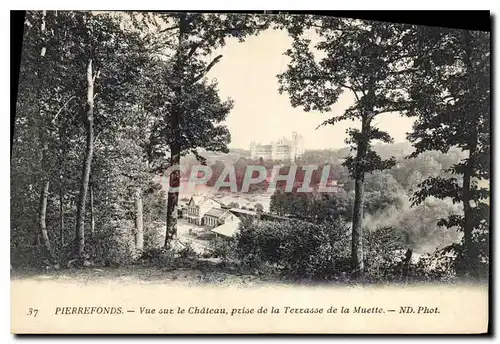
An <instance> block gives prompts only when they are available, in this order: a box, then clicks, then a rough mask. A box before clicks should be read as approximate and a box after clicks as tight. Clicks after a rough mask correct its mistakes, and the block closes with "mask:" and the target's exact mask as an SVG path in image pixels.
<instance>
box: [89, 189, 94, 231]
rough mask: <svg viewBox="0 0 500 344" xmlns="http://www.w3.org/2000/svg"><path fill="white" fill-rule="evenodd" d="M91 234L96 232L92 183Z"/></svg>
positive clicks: (90, 196)
mask: <svg viewBox="0 0 500 344" xmlns="http://www.w3.org/2000/svg"><path fill="white" fill-rule="evenodd" d="M89 198H90V235H92V236H93V235H94V234H95V214H94V188H93V186H92V184H90V194H89Z"/></svg>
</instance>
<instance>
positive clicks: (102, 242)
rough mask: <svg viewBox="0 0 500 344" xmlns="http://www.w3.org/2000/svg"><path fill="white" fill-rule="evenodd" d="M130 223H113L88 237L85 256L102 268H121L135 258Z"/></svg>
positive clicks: (133, 239)
mask: <svg viewBox="0 0 500 344" xmlns="http://www.w3.org/2000/svg"><path fill="white" fill-rule="evenodd" d="M132 226H133V225H132V223H128V222H126V221H115V222H110V224H109V225H108V226H106V227H104V228H102V230H101V231H99V232H97V233H95V234H94V236H92V237H89V239H88V240H87V243H86V245H85V247H86V250H87V251H86V254H87V255H88V257H89V259H90V261H91V262H93V263H94V264H97V265H103V266H123V265H127V264H130V263H132V262H133V261H134V259H135V258H136V250H135V238H134V235H133V228H132Z"/></svg>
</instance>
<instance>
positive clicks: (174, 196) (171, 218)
mask: <svg viewBox="0 0 500 344" xmlns="http://www.w3.org/2000/svg"><path fill="white" fill-rule="evenodd" d="M175 146H176V147H175V148H174V149H172V152H171V155H170V159H171V161H172V166H174V165H179V164H180V149H178V148H177V146H178V145H175ZM169 180H170V187H175V188H177V187H179V185H180V171H179V170H176V171H174V172H172V174H171V175H170V179H169ZM178 204H179V192H178V191H175V192H170V191H169V192H168V197H167V232H166V235H165V247H166V248H168V247H169V243H170V240H171V239H172V238H174V237H175V236H176V235H177V217H178Z"/></svg>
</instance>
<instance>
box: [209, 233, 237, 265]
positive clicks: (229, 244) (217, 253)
mask: <svg viewBox="0 0 500 344" xmlns="http://www.w3.org/2000/svg"><path fill="white" fill-rule="evenodd" d="M208 253H209V255H210V256H211V257H214V258H220V259H222V260H223V261H228V260H229V259H231V258H233V257H234V256H235V247H234V241H233V240H231V239H229V240H227V239H222V238H214V239H213V240H212V241H210V246H209V248H208Z"/></svg>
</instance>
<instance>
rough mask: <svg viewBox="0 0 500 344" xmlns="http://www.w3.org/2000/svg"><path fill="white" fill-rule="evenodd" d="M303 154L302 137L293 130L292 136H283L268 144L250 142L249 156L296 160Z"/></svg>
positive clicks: (253, 157) (252, 157) (276, 159)
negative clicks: (289, 137)
mask: <svg viewBox="0 0 500 344" xmlns="http://www.w3.org/2000/svg"><path fill="white" fill-rule="evenodd" d="M302 154H304V139H303V137H302V136H301V135H299V134H297V133H296V132H294V133H293V134H292V138H291V139H288V138H286V137H283V138H281V139H279V140H277V141H272V142H270V143H268V144H262V143H255V142H252V143H251V144H250V158H251V159H259V158H262V159H264V160H275V161H291V162H294V161H296V160H297V159H298V158H299V157H301V156H302Z"/></svg>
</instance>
